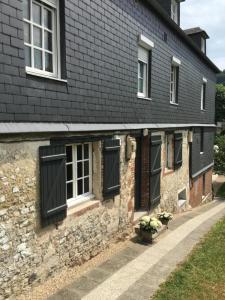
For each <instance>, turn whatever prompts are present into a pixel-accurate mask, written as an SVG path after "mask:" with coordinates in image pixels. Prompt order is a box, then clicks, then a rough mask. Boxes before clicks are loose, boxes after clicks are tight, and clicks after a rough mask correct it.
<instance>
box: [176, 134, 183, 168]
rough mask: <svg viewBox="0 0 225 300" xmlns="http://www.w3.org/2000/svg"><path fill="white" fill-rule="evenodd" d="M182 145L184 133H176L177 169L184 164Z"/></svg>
mask: <svg viewBox="0 0 225 300" xmlns="http://www.w3.org/2000/svg"><path fill="white" fill-rule="evenodd" d="M182 146H183V135H182V133H176V134H175V135H174V168H175V169H178V168H180V167H181V166H182V162H183V157H182V156H183V154H182Z"/></svg>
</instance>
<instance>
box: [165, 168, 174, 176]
mask: <svg viewBox="0 0 225 300" xmlns="http://www.w3.org/2000/svg"><path fill="white" fill-rule="evenodd" d="M173 173H174V169H166V168H165V170H164V174H163V176H167V175H170V174H173Z"/></svg>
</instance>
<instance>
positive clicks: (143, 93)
mask: <svg viewBox="0 0 225 300" xmlns="http://www.w3.org/2000/svg"><path fill="white" fill-rule="evenodd" d="M148 70H149V51H148V50H146V49H144V48H143V47H140V46H139V47H138V96H139V97H148Z"/></svg>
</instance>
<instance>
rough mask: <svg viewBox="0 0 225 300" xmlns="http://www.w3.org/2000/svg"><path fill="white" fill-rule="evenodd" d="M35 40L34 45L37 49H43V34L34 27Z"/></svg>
mask: <svg viewBox="0 0 225 300" xmlns="http://www.w3.org/2000/svg"><path fill="white" fill-rule="evenodd" d="M33 30H34V31H33V38H34V45H35V46H37V47H40V48H42V32H41V29H40V28H38V27H36V26H34V27H33Z"/></svg>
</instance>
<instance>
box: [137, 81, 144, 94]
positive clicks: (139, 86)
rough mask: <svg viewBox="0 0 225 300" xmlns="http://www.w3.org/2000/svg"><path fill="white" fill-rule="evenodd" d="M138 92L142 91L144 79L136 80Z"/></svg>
mask: <svg viewBox="0 0 225 300" xmlns="http://www.w3.org/2000/svg"><path fill="white" fill-rule="evenodd" d="M138 92H139V93H144V80H143V79H141V78H139V80H138Z"/></svg>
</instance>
